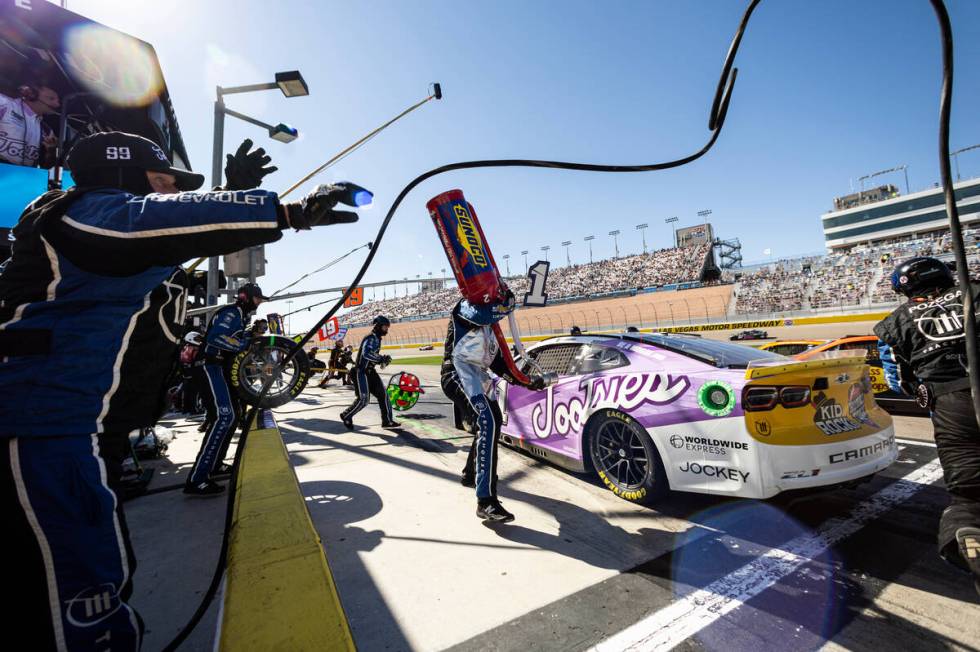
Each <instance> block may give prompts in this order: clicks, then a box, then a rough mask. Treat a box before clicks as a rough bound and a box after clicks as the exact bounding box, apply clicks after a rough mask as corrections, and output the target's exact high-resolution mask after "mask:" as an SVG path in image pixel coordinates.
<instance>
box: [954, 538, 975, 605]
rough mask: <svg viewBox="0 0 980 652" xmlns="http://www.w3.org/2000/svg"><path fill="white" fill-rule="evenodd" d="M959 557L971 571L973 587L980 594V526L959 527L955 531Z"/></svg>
mask: <svg viewBox="0 0 980 652" xmlns="http://www.w3.org/2000/svg"><path fill="white" fill-rule="evenodd" d="M956 542H957V544H959V547H960V558H961V559H962V560H963V563H964V564H966V567H967V568H968V569H970V572H971V573H973V588H975V589H976V590H977V593H978V594H980V528H975V527H961V528H960V529H958V530H957V531H956Z"/></svg>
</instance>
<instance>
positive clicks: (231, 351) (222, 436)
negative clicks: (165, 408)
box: [187, 304, 251, 486]
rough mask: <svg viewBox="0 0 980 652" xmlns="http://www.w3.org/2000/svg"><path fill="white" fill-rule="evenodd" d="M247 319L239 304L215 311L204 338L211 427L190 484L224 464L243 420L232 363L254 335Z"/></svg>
mask: <svg viewBox="0 0 980 652" xmlns="http://www.w3.org/2000/svg"><path fill="white" fill-rule="evenodd" d="M245 321H246V317H245V314H244V312H243V311H242V308H241V307H240V306H239V305H238V304H231V305H227V306H224V307H223V308H220V309H218V310H217V311H215V313H214V315H213V317H212V318H211V325H210V326H208V332H207V334H206V335H205V336H204V350H203V355H204V364H203V365H202V366H201V367H199V369H200V371H199V372H198V373H199V374H200V375H199V377H198V378H199V380H198V383H199V385H200V387H201V388H202V389H203V392H202V395H203V396H204V399H205V401H206V404H207V420H208V423H209V424H210V426H209V427H208V429H207V432H205V434H204V440H203V441H202V442H201V450H200V451H198V453H197V459H195V460H194V466H193V467H192V468H191V472H190V474H189V475H188V477H187V485H188V486H193V485H197V484H200V483H202V482H204V481H206V480H207V479H208V478H210V477H211V474H212V473H213V472H214V469H215V466H217V465H218V464H220V463H221V460H222V459H224V457H225V452H226V451H227V450H228V444H229V443H230V442H231V436H232V434H233V433H234V432H235V428H236V427H237V426H238V422H239V420H240V419H241V418H242V414H241V412H242V408H241V405H240V401H239V400H238V399H237V397H235V396H234V395H233V394H232V391H231V380H230V378H229V377H228V364H229V362H230V360H231V359H232V358H234V357H235V354H237V353H238V352H240V351H242V350H244V349H245V348H247V347H248V345H249V341H250V340H251V336H250V334H249V333H247V332H246V331H245Z"/></svg>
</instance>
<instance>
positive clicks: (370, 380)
mask: <svg viewBox="0 0 980 652" xmlns="http://www.w3.org/2000/svg"><path fill="white" fill-rule="evenodd" d="M389 328H391V321H390V320H389V319H388V318H387V317H385V316H384V315H378V316H377V317H375V318H374V323H373V325H372V327H371V332H370V333H368V334H367V335H365V336H364V339H363V340H361V348H360V349H359V350H358V351H357V362H356V363H355V364H354V369H353V371H352V372H351V373H352V375H353V376H354V392H355V393H356V394H357V398H355V399H354V402H353V403H352V404H351V405H350V406H349V407H348V408H347V409H346V410H344V411H343V412H341V413H340V420H341V421H342V422H343V423H344V425H345V426H346V427H347V429H348V430H353V429H354V415H355V414H357V413H358V412H360V411H361V410H363V409H364V407H365V406H366V405H367V404H368V401H369V400H370V398H371V395H372V394H373V395H374V398H375V399H376V400H377V401H378V407H379V408H380V409H381V427H382V428H386V429H389V430H390V429H392V428H398V427H399V426H400V425H401V424H400V423H398V422H397V421H395V419H394V418H393V417H392V412H391V403H389V402H388V394H387V393H386V392H385V386H384V383H382V382H381V377H380V376H378V372H377V371H376V370H375V366H376V365H381V366H385V365H388V364H389V363H391V356H390V355H382V354H381V338H383V337H384V336H385V335H387V334H388V329H389Z"/></svg>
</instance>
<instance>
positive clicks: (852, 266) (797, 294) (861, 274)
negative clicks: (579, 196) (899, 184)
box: [735, 228, 980, 314]
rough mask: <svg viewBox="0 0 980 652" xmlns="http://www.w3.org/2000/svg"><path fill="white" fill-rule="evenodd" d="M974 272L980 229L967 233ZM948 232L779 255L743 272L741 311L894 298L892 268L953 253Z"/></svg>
mask: <svg viewBox="0 0 980 652" xmlns="http://www.w3.org/2000/svg"><path fill="white" fill-rule="evenodd" d="M963 237H964V240H965V241H966V245H967V253H968V256H969V260H970V269H971V275H973V276H975V275H976V272H977V271H980V249H978V238H980V229H976V228H973V229H965V230H964V232H963ZM952 250H953V248H952V243H951V238H950V235H949V232H948V231H947V232H936V233H932V234H925V235H917V236H914V237H911V236H906V237H903V238H895V239H891V240H884V241H881V242H877V243H874V244H862V245H857V246H855V247H851V248H850V249H847V250H845V251H838V252H834V253H831V254H828V255H826V256H817V257H807V258H797V259H792V260H781V261H779V262H777V263H772V264H769V265H763V266H761V267H759V268H757V269H754V270H752V271H750V272H745V273H743V274H742V276H741V278H740V279H739V281H738V284H737V285H736V288H735V299H736V304H735V305H736V307H735V310H736V312H737V313H739V314H757V313H772V312H783V311H791V310H812V309H818V308H831V307H834V306H839V307H843V306H854V305H862V304H864V305H873V304H883V303H894V302H896V301H897V300H898V297H897V296H896V295H895V293H894V292H893V291H892V287H891V280H890V277H891V271H892V269H893V268H894V266H895V264H896V263H897V261H899V260H903V259H906V258H911V257H913V256H935V257H937V258H940V259H942V260H950V259H951V258H952Z"/></svg>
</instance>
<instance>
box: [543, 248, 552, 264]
mask: <svg viewBox="0 0 980 652" xmlns="http://www.w3.org/2000/svg"><path fill="white" fill-rule="evenodd" d="M549 249H551V247H550V246H548V245H545V246H543V247H541V251H543V252H544V259H545V261H547V260H548V250H549Z"/></svg>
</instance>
